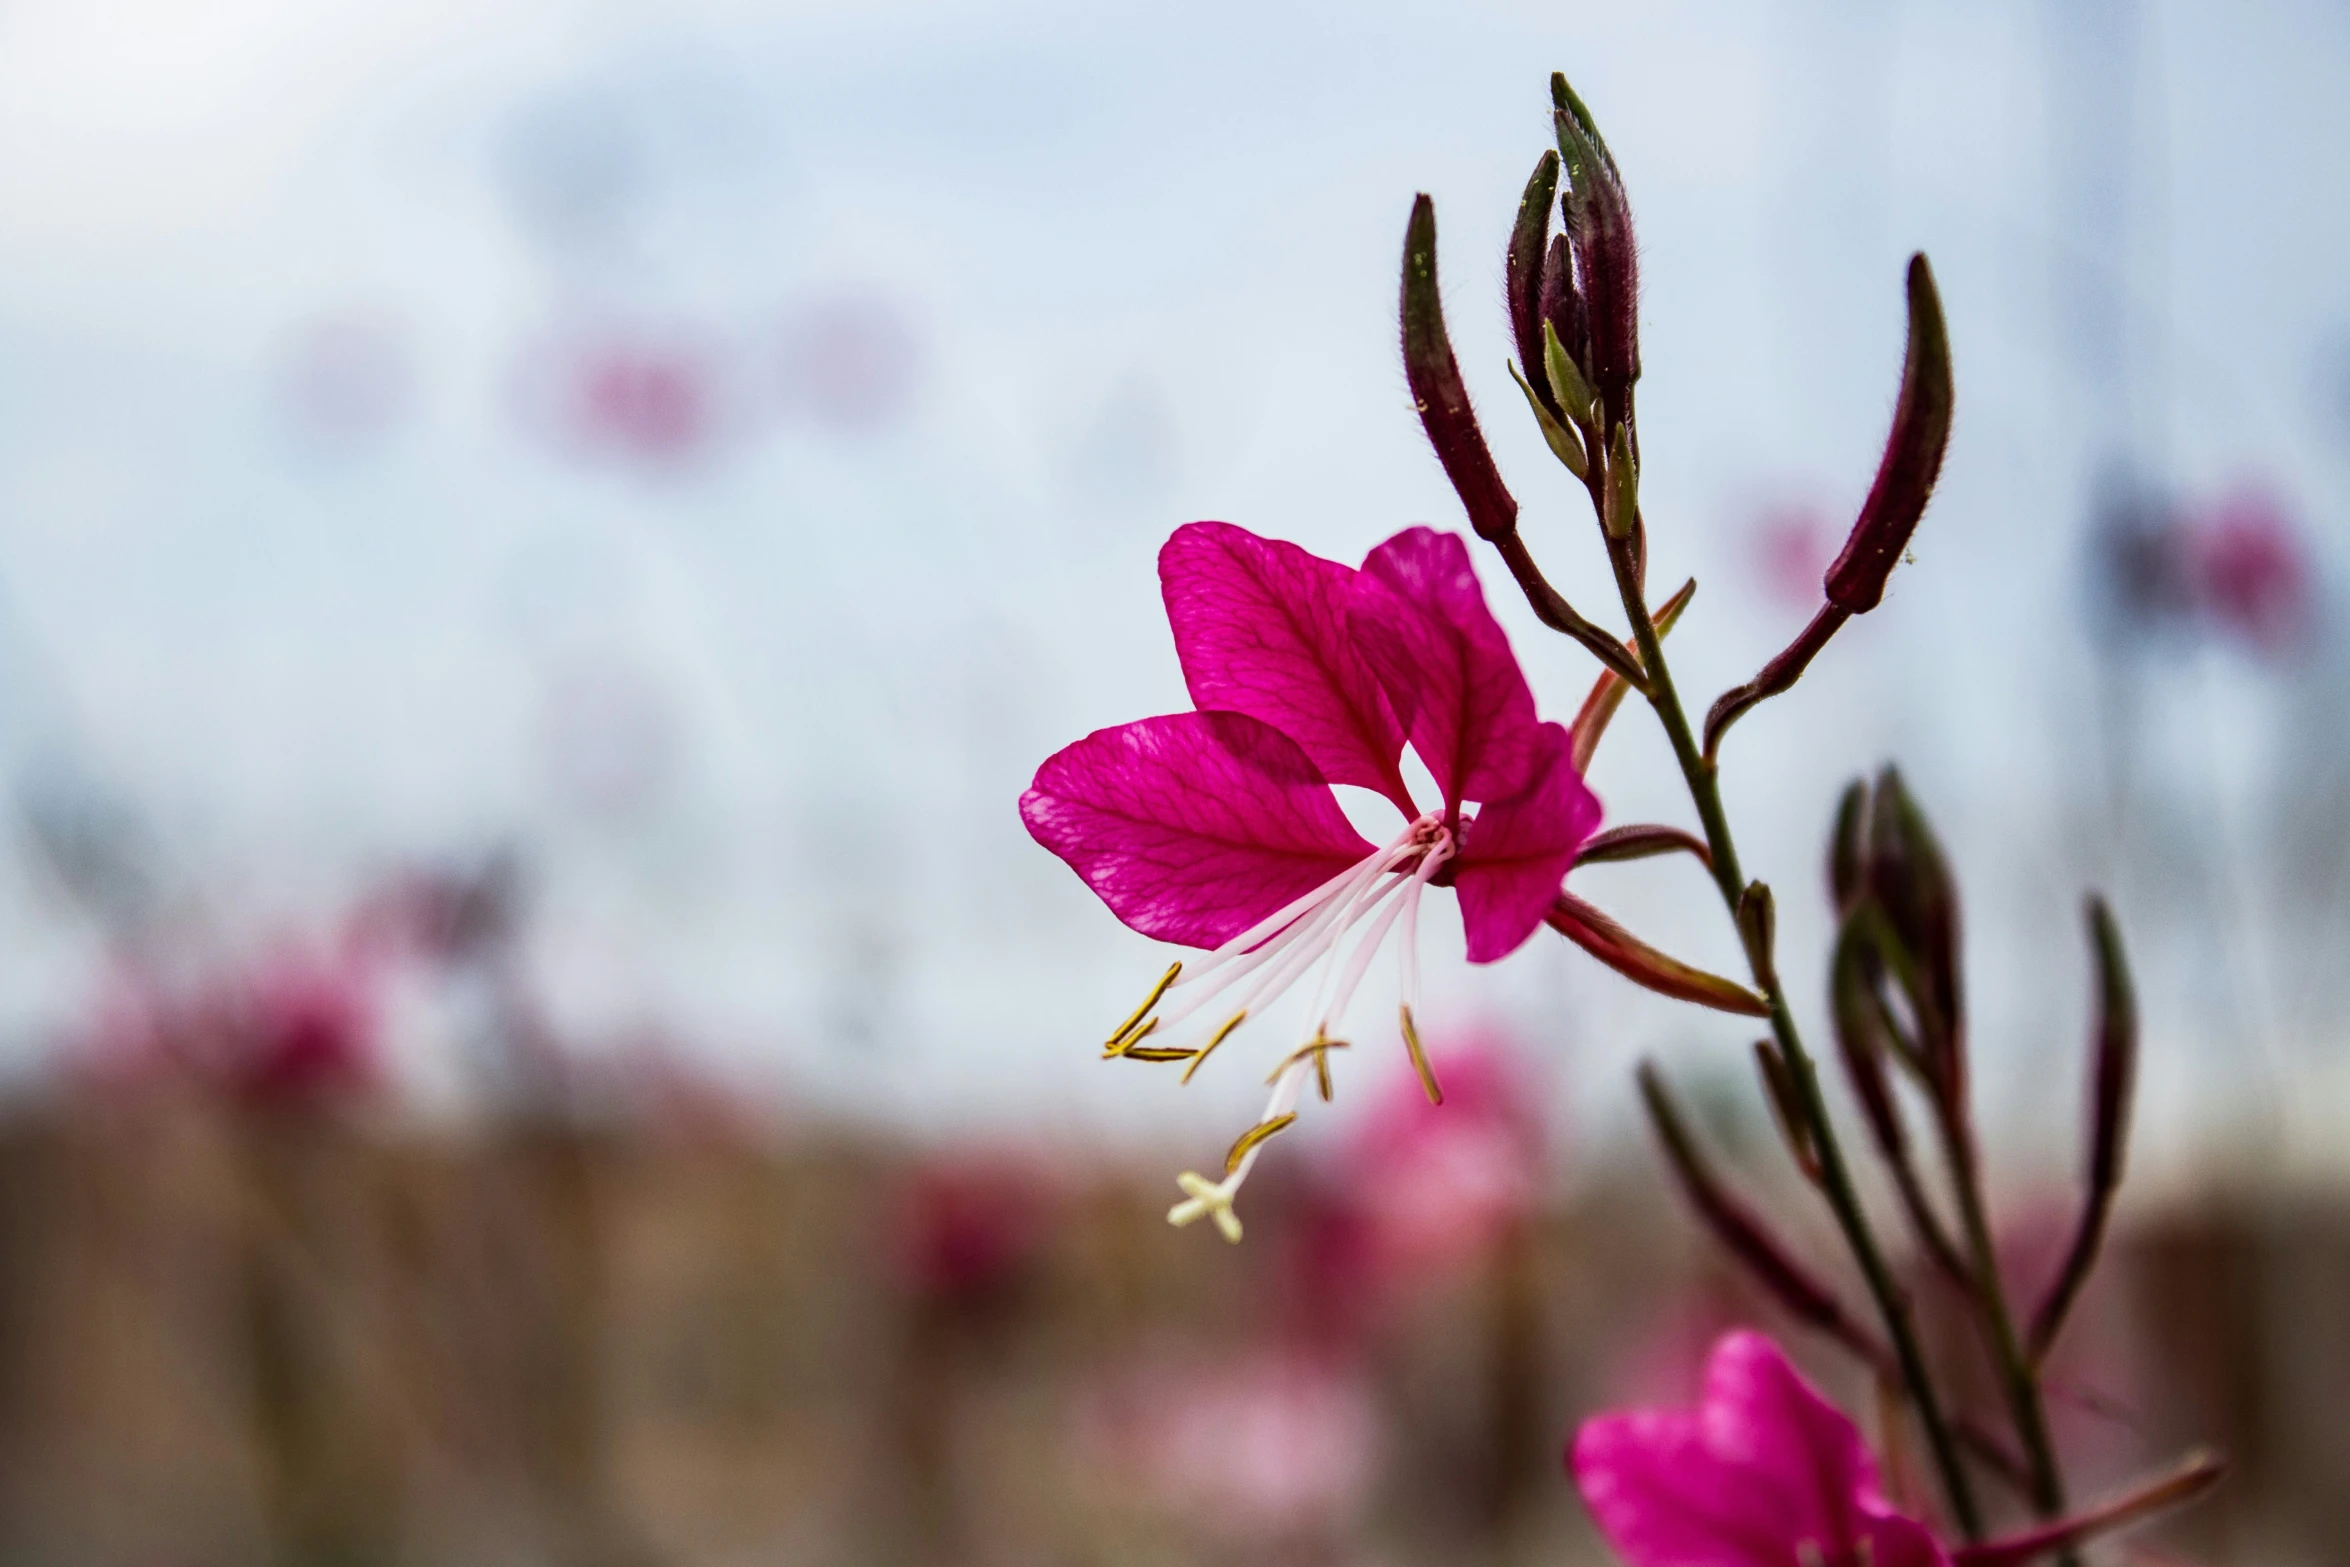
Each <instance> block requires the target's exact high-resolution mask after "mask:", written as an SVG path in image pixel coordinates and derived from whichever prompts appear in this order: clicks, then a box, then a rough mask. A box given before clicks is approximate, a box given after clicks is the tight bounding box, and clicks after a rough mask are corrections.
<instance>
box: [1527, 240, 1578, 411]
mask: <svg viewBox="0 0 2350 1567" xmlns="http://www.w3.org/2000/svg"><path fill="white" fill-rule="evenodd" d="M1539 309H1540V311H1541V315H1542V319H1543V320H1544V321H1545V322H1547V323H1548V324H1549V326H1550V330H1551V332H1552V334H1553V335H1554V336H1556V337H1557V338H1558V340H1559V342H1560V344H1561V345H1562V346H1563V347H1564V348H1565V350H1566V354H1567V362H1568V364H1569V365H1571V366H1573V368H1574V371H1575V378H1576V380H1577V381H1578V382H1580V381H1581V380H1582V379H1583V361H1584V360H1586V359H1588V358H1590V357H1591V314H1590V312H1589V311H1587V310H1586V309H1584V307H1583V296H1582V295H1581V294H1579V293H1577V292H1576V290H1575V251H1574V247H1573V246H1571V245H1569V244H1568V243H1567V236H1566V235H1564V234H1559V235H1554V236H1553V237H1552V239H1551V242H1550V254H1549V255H1548V256H1547V257H1546V258H1544V260H1543V263H1542V299H1541V304H1540V306H1539ZM1553 379H1554V380H1555V379H1556V376H1555V375H1554V376H1553ZM1586 401H1587V402H1588V399H1586Z"/></svg>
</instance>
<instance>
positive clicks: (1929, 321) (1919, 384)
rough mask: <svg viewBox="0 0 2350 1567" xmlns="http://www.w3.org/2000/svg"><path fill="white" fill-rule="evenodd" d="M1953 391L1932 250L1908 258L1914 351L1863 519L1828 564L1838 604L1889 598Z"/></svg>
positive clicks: (1944, 436)
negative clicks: (1929, 256) (1888, 582)
mask: <svg viewBox="0 0 2350 1567" xmlns="http://www.w3.org/2000/svg"><path fill="white" fill-rule="evenodd" d="M1951 399H1952V393H1951V386H1950V334H1949V331H1948V329H1947V328H1946V327H1945V326H1944V324H1943V321H1942V297H1941V295H1940V294H1938V293H1937V292H1936V291H1935V289H1934V272H1933V269H1932V268H1931V267H1929V266H1927V265H1926V258H1925V257H1924V256H1923V255H1915V256H1912V257H1910V258H1909V351H1908V353H1907V355H1906V356H1905V357H1904V358H1903V360H1902V364H1901V400H1900V401H1899V402H1898V403H1896V404H1895V405H1894V408H1893V433H1892V434H1891V435H1889V436H1888V437H1887V438H1886V440H1885V455H1884V458H1883V460H1881V461H1880V462H1879V463H1878V464H1877V482H1876V483H1875V484H1874V485H1872V486H1870V488H1869V498H1868V500H1867V501H1865V502H1864V503H1863V504H1862V506H1861V509H1860V520H1859V521H1857V522H1855V523H1854V524H1853V525H1852V533H1851V536H1850V537H1848V538H1847V539H1846V540H1845V541H1844V552H1843V553H1842V554H1840V555H1838V556H1837V557H1836V560H1835V563H1834V564H1833V565H1831V566H1830V567H1829V568H1828V575H1827V579H1826V584H1825V585H1826V587H1827V591H1828V602H1829V603H1831V604H1833V605H1835V606H1837V607H1838V608H1839V609H1843V610H1847V611H1849V612H1851V613H1852V614H1855V615H1865V614H1867V613H1868V612H1869V611H1870V610H1872V609H1875V608H1876V607H1877V604H1878V602H1879V601H1880V600H1882V599H1883V598H1884V596H1885V579H1886V578H1888V577H1890V576H1892V575H1893V567H1894V566H1895V564H1896V563H1898V562H1899V561H1900V559H1901V553H1902V551H1903V550H1905V549H1907V548H1909V539H1910V535H1911V534H1912V533H1914V532H1916V531H1917V525H1918V519H1919V518H1920V517H1922V516H1924V515H1925V511H1926V499H1927V497H1928V496H1930V495H1932V494H1933V492H1934V479H1935V477H1936V476H1937V475H1938V474H1940V473H1941V471H1942V452H1943V449H1944V448H1945V447H1947V446H1948V445H1949V444H1950V411H1951V406H1952V402H1951Z"/></svg>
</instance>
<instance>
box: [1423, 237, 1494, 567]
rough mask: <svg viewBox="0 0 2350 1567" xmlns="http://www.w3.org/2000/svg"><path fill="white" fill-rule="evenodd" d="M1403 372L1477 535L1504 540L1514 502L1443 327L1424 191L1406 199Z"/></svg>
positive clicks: (1446, 473) (1434, 244)
mask: <svg viewBox="0 0 2350 1567" xmlns="http://www.w3.org/2000/svg"><path fill="white" fill-rule="evenodd" d="M1402 313H1403V370H1404V379H1405V381H1406V382H1407V383H1408V384H1409V385H1410V387H1411V389H1412V402H1413V404H1414V405H1415V406H1416V407H1417V408H1418V409H1419V412H1420V424H1421V426H1422V427H1423V428H1424V429H1426V430H1427V432H1428V442H1429V444H1430V445H1432V446H1434V447H1435V448H1436V458H1437V461H1439V462H1441V463H1443V464H1444V474H1445V477H1446V478H1448V479H1450V480H1451V481H1452V487H1453V489H1454V491H1455V492H1456V493H1458V494H1459V496H1460V498H1461V505H1462V506H1463V507H1465V508H1466V509H1467V511H1468V513H1469V526H1470V527H1472V528H1474V529H1476V530H1477V536H1478V537H1479V538H1481V539H1489V540H1492V539H1502V538H1507V537H1508V536H1510V535H1511V534H1513V533H1515V532H1516V531H1517V527H1518V503H1517V500H1516V498H1515V497H1513V496H1512V495H1511V494H1510V492H1509V491H1508V489H1506V488H1505V487H1504V486H1503V484H1502V482H1501V472H1500V470H1499V469H1497V468H1495V467H1494V466H1493V454H1492V453H1491V452H1490V451H1488V450H1487V449H1486V446H1485V435H1484V432H1482V431H1481V430H1479V429H1478V428H1477V414H1476V410H1474V409H1473V408H1471V407H1470V406H1469V389H1468V388H1467V387H1466V386H1465V385H1463V384H1462V382H1461V367H1460V362H1459V361H1458V360H1456V359H1454V358H1453V353H1452V340H1451V338H1450V337H1449V336H1448V335H1447V334H1446V332H1445V330H1444V301H1443V299H1442V297H1441V296H1440V295H1439V294H1438V293H1437V288H1436V204H1435V203H1434V202H1432V201H1430V200H1429V199H1428V198H1427V197H1426V196H1424V195H1423V196H1420V197H1417V198H1415V199H1414V200H1413V202H1412V218H1411V223H1410V225H1409V227H1407V228H1406V229H1405V231H1404V242H1403V312H1402Z"/></svg>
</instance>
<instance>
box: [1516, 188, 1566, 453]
mask: <svg viewBox="0 0 2350 1567" xmlns="http://www.w3.org/2000/svg"><path fill="white" fill-rule="evenodd" d="M1558 184H1559V155H1558V154H1557V153H1555V152H1545V153H1544V154H1543V155H1542V161H1541V162H1539V163H1537V164H1535V165H1534V176H1533V178H1531V179H1529V180H1527V181H1526V194H1525V196H1524V197H1523V198H1522V199H1521V200H1520V201H1519V202H1518V221H1517V225H1516V227H1514V228H1512V229H1511V230H1510V248H1509V252H1508V254H1507V255H1506V256H1505V257H1504V258H1503V262H1502V286H1503V288H1504V289H1505V290H1506V291H1507V292H1508V294H1509V306H1510V336H1511V337H1512V339H1514V340H1515V342H1516V344H1517V349H1518V368H1519V369H1521V370H1523V371H1524V372H1525V374H1526V379H1527V380H1528V381H1530V382H1532V383H1533V385H1534V388H1535V390H1536V392H1537V394H1539V395H1540V397H1541V399H1542V405H1543V407H1544V408H1545V409H1547V410H1548V411H1549V412H1550V414H1551V416H1552V417H1553V418H1557V417H1559V416H1560V410H1559V407H1558V405H1557V403H1556V402H1555V401H1554V400H1553V399H1552V398H1551V396H1550V389H1549V383H1548V381H1547V379H1546V378H1545V376H1544V374H1543V369H1542V315H1543V308H1542V305H1543V283H1544V278H1543V259H1544V255H1545V253H1546V250H1547V248H1548V245H1547V242H1548V240H1549V238H1550V203H1551V200H1552V198H1553V197H1554V196H1556V195H1557V194H1558Z"/></svg>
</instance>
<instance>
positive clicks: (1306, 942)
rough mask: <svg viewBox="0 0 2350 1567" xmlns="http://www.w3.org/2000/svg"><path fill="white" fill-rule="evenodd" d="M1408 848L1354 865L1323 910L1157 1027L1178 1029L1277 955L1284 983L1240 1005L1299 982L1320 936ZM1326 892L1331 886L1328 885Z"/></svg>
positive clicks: (1253, 1004) (1253, 1006) (1265, 987)
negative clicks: (1300, 975)
mask: <svg viewBox="0 0 2350 1567" xmlns="http://www.w3.org/2000/svg"><path fill="white" fill-rule="evenodd" d="M1410 852H1411V851H1410V849H1409V847H1408V846H1402V847H1389V848H1385V849H1382V850H1380V851H1379V852H1378V853H1377V854H1374V855H1372V856H1371V857H1370V858H1368V859H1366V860H1364V861H1362V862H1361V863H1360V864H1358V865H1356V866H1355V868H1354V869H1353V870H1351V871H1349V872H1347V874H1346V876H1345V877H1343V878H1342V879H1341V884H1340V885H1338V886H1337V889H1336V891H1335V892H1330V893H1329V896H1328V899H1327V901H1326V902H1324V903H1323V905H1322V906H1321V907H1320V908H1318V909H1315V910H1314V911H1312V913H1310V914H1309V915H1307V916H1306V917H1305V918H1303V919H1301V920H1299V921H1298V922H1296V923H1295V924H1293V925H1292V926H1291V927H1290V928H1289V929H1287V930H1284V931H1282V932H1280V933H1279V934H1278V935H1276V936H1274V937H1272V938H1271V939H1269V940H1267V941H1266V942H1265V943H1264V945H1262V946H1260V947H1259V948H1257V950H1256V951H1254V952H1251V953H1250V954H1248V955H1247V956H1246V957H1244V958H1242V959H1241V960H1240V961H1239V962H1238V963H1237V964H1234V965H1232V966H1230V967H1229V968H1227V969H1226V971H1225V972H1224V973H1223V974H1222V975H1221V976H1220V977H1219V978H1218V979H1217V981H1216V983H1214V984H1212V985H1210V986H1208V987H1207V988H1206V989H1205V990H1202V991H1201V992H1200V993H1199V994H1198V995H1196V996H1193V997H1191V998H1190V999H1189V1000H1187V1001H1185V1002H1184V1003H1183V1004H1182V1005H1181V1006H1178V1007H1176V1008H1174V1009H1173V1010H1172V1011H1170V1012H1168V1013H1167V1014H1166V1016H1164V1017H1162V1018H1161V1019H1160V1020H1159V1026H1160V1027H1161V1028H1173V1027H1175V1026H1176V1025H1177V1024H1179V1023H1181V1022H1183V1021H1184V1020H1185V1019H1186V1018H1188V1017H1190V1016H1191V1015H1192V1014H1193V1013H1195V1012H1198V1011H1199V1010H1200V1009H1201V1008H1203V1007H1205V1006H1206V1005H1207V1004H1208V1003H1209V1002H1210V1001H1212V1000H1214V999H1215V998H1216V997H1217V996H1218V995H1220V994H1222V993H1223V992H1224V991H1225V990H1226V989H1228V988H1229V987H1231V986H1233V985H1236V984H1238V983H1239V982H1240V981H1241V980H1243V979H1246V978H1247V977H1248V976H1249V975H1250V974H1253V973H1255V972H1256V971H1257V970H1258V969H1260V968H1262V967H1263V966H1264V965H1266V964H1267V963H1271V962H1274V961H1275V960H1276V959H1278V960H1280V961H1279V966H1278V967H1277V968H1276V969H1275V971H1274V978H1276V979H1278V980H1279V981H1280V983H1279V984H1277V985H1276V984H1272V983H1270V982H1267V983H1264V984H1260V985H1259V986H1258V987H1257V988H1256V989H1255V990H1254V991H1252V992H1250V994H1249V998H1248V1000H1247V1001H1245V1002H1243V1003H1242V1006H1243V1007H1245V1008H1246V1009H1247V1010H1248V1011H1251V1012H1254V1011H1256V1010H1257V1008H1258V1006H1259V1004H1260V1003H1261V1002H1262V1001H1264V999H1265V998H1266V997H1267V996H1268V995H1274V996H1278V995H1279V994H1281V993H1282V992H1283V991H1286V990H1287V989H1288V988H1289V986H1290V985H1291V984H1292V983H1294V982H1295V981H1296V979H1297V976H1298V974H1300V973H1302V972H1304V969H1305V967H1306V965H1310V964H1311V963H1312V962H1313V960H1314V958H1315V957H1318V956H1319V955H1320V954H1321V952H1322V951H1323V947H1322V945H1321V943H1322V938H1323V937H1324V936H1325V935H1326V934H1327V933H1328V932H1329V930H1330V927H1331V926H1332V925H1333V924H1337V923H1339V922H1341V920H1342V919H1343V917H1344V916H1345V915H1346V913H1347V911H1348V910H1349V909H1350V908H1352V907H1353V905H1354V902H1355V900H1356V898H1357V897H1358V896H1359V895H1360V893H1361V891H1362V889H1363V888H1365V887H1367V886H1369V885H1371V884H1372V883H1373V882H1375V881H1376V880H1377V879H1378V877H1379V875H1380V873H1381V872H1382V871H1384V870H1386V869H1388V868H1389V866H1390V865H1391V864H1394V863H1397V862H1399V861H1400V860H1401V859H1402V858H1403V857H1404V856H1406V855H1407V854H1409V853H1410ZM1325 891H1328V889H1327V888H1325ZM1315 896H1317V897H1320V896H1323V894H1322V893H1317V894H1315ZM1219 950H1221V949H1219ZM1301 952H1302V953H1304V954H1305V963H1304V964H1300V963H1298V962H1297V957H1298V955H1299V954H1300V953H1301ZM1184 978H1185V979H1188V978H1190V976H1189V975H1186V976H1184ZM1182 984H1183V980H1177V981H1176V983H1175V986H1174V987H1170V988H1171V989H1174V988H1180V987H1181V985H1182Z"/></svg>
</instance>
